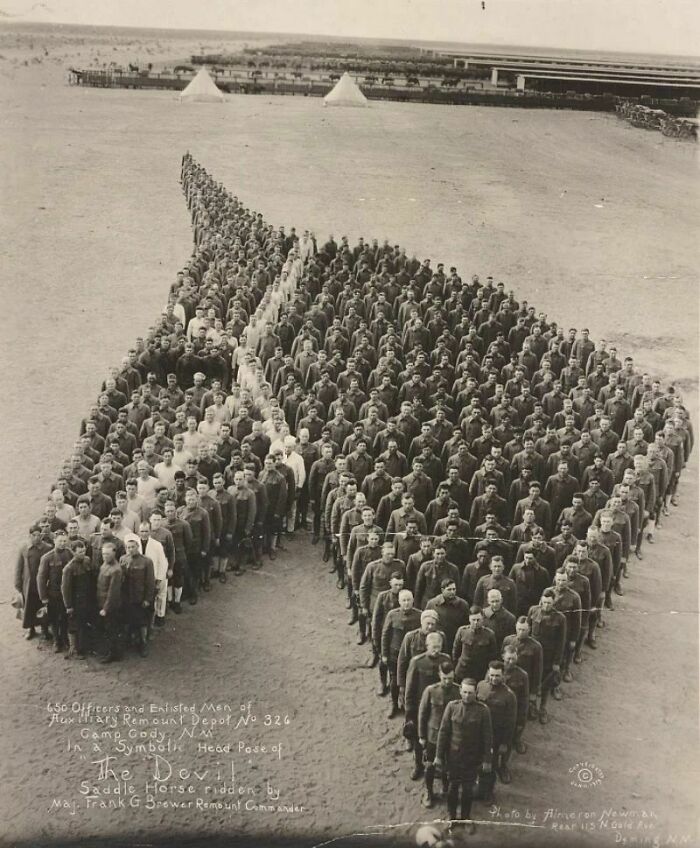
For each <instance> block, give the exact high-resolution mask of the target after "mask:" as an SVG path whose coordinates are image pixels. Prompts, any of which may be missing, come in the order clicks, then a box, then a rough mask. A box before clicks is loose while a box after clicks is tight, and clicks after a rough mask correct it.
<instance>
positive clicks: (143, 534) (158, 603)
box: [139, 521, 168, 636]
mask: <svg viewBox="0 0 700 848" xmlns="http://www.w3.org/2000/svg"><path fill="white" fill-rule="evenodd" d="M139 539H140V540H141V553H142V554H143V555H144V556H146V557H148V558H149V559H150V560H151V562H152V563H153V573H154V575H155V578H156V596H155V600H154V602H153V619H152V620H151V622H150V626H149V628H148V631H149V636H150V633H151V627H152V625H153V624H155V626H156V627H162V626H163V625H164V624H165V609H166V607H167V601H168V558H167V557H166V555H165V549H164V548H163V545H162V544H161V543H160V542H159V541H158V540H157V539H154V538H153V536H151V525H150V524H149V523H148V521H142V522H141V524H139Z"/></svg>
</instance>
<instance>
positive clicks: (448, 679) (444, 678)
mask: <svg viewBox="0 0 700 848" xmlns="http://www.w3.org/2000/svg"><path fill="white" fill-rule="evenodd" d="M439 673H440V683H442V685H443V686H449V685H450V684H451V683H454V682H455V673H454V671H450V672H445V671H442V670H441V671H440V672H439Z"/></svg>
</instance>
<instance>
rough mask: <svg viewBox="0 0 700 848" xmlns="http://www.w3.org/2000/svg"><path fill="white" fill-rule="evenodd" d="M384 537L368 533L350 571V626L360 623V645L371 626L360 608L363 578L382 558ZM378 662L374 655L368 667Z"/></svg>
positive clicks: (373, 531)
mask: <svg viewBox="0 0 700 848" xmlns="http://www.w3.org/2000/svg"><path fill="white" fill-rule="evenodd" d="M383 535H384V534H383V533H382V532H381V531H379V530H370V531H369V532H368V533H367V543H366V544H365V545H362V546H361V547H358V548H357V550H356V551H355V553H354V555H353V558H352V568H351V570H350V580H351V581H352V612H351V615H350V619H349V621H348V624H350V625H352V624H354V623H355V620H357V622H358V627H359V634H358V637H357V644H358V645H364V643H365V642H366V641H367V630H368V624H371V622H368V621H367V616H366V615H365V614H364V613H363V612H362V610H361V608H360V584H361V583H362V577H363V575H364V573H365V570H366V568H367V566H368V565H369V564H370V563H371V562H375V561H376V560H378V559H380V558H381V555H382V548H381V544H380V542H381V537H382V536H383ZM404 585H405V584H404ZM355 611H357V619H356V618H355ZM378 661H379V657H378V655H376V654H374V653H373V654H372V660H371V661H368V665H369V666H370V667H371V668H373V667H374V666H375V665H376V664H377V662H378Z"/></svg>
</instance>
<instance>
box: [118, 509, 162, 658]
mask: <svg viewBox="0 0 700 848" xmlns="http://www.w3.org/2000/svg"><path fill="white" fill-rule="evenodd" d="M143 527H144V528H147V527H148V524H147V523H146V522H144V524H143ZM125 545H126V554H125V555H124V556H123V557H122V558H121V560H120V562H119V565H120V566H121V569H122V574H123V585H122V589H123V608H124V623H125V626H126V638H127V644H129V641H130V640H133V641H135V642H136V644H137V646H138V649H139V653H140V654H141V656H142V657H146V656H148V621H149V619H150V616H151V610H152V607H153V601H154V599H155V592H156V579H155V573H154V568H153V561H152V560H151V559H149V558H148V557H146V556H144V555H143V554H142V553H140V551H141V539H140V538H139V537H138V536H137V535H136V534H135V533H131V534H129V535H128V536H127V537H126V540H125Z"/></svg>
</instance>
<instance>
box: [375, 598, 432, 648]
mask: <svg viewBox="0 0 700 848" xmlns="http://www.w3.org/2000/svg"><path fill="white" fill-rule="evenodd" d="M398 606H399V593H398V592H392V590H391V589H385V590H384V591H383V592H380V593H379V596H378V597H377V603H376V604H375V605H374V610H373V611H372V642H373V643H374V644H375V645H376V647H377V650H379V645H380V642H381V638H382V629H383V627H384V622H385V621H386V617H387V616H388V615H389V614H390V613H391V612H392V611H393V610H396V609H398ZM419 623H420V622H419ZM414 626H415V625H414Z"/></svg>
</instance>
